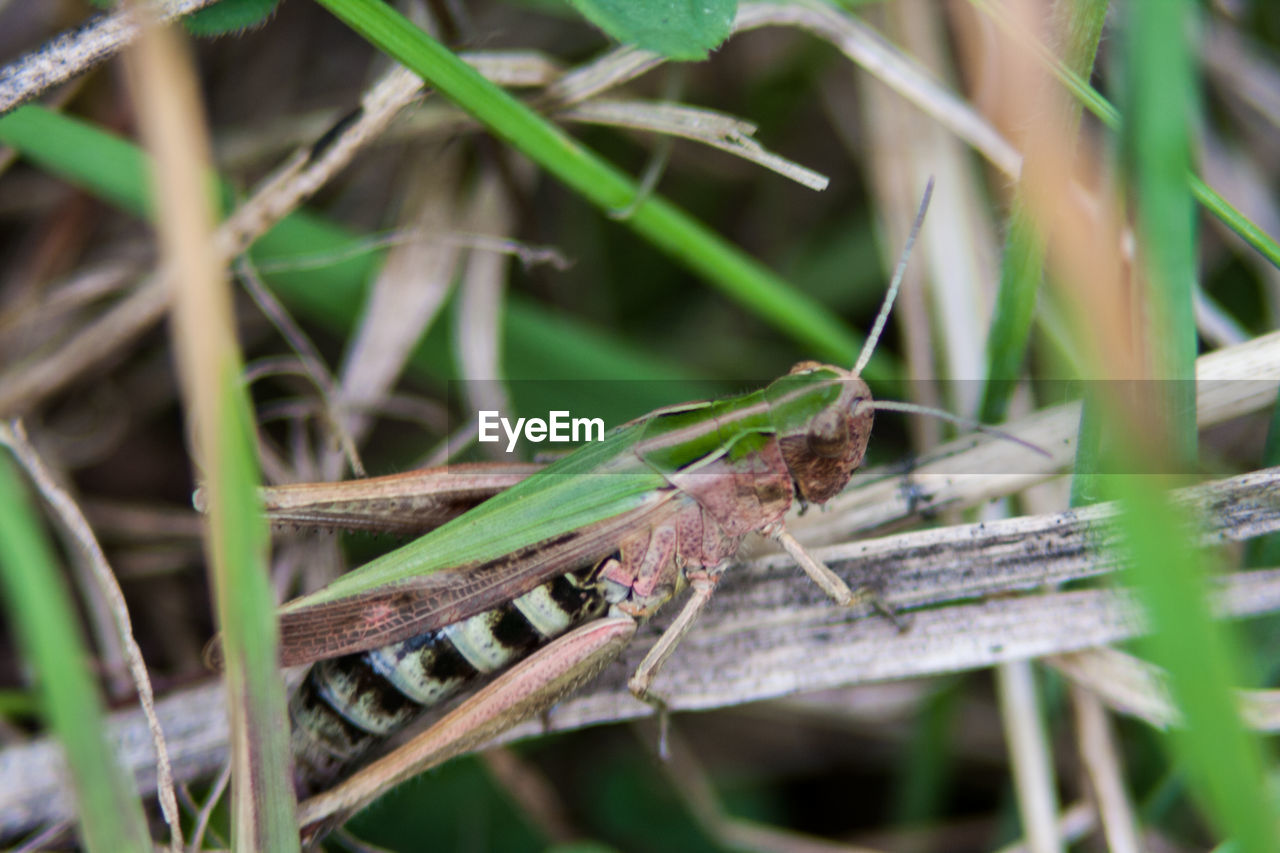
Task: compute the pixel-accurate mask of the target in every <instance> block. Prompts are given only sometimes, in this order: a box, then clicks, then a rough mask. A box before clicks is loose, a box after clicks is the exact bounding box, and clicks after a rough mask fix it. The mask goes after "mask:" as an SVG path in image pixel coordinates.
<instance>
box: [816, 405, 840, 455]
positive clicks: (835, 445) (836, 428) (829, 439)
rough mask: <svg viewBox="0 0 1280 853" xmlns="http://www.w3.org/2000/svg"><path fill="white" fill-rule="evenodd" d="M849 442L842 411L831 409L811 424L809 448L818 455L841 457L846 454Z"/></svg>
mask: <svg viewBox="0 0 1280 853" xmlns="http://www.w3.org/2000/svg"><path fill="white" fill-rule="evenodd" d="M848 442H849V431H848V429H847V428H846V426H845V419H844V415H843V413H842V412H839V411H836V410H835V409H829V410H827V411H825V412H823V413H822V414H820V415H818V416H817V417H815V418H814V419H813V423H811V424H810V425H809V449H810V450H811V451H813V453H814V454H815V455H817V456H822V457H824V458H827V459H839V458H841V457H842V456H844V451H845V446H846V445H847V444H848Z"/></svg>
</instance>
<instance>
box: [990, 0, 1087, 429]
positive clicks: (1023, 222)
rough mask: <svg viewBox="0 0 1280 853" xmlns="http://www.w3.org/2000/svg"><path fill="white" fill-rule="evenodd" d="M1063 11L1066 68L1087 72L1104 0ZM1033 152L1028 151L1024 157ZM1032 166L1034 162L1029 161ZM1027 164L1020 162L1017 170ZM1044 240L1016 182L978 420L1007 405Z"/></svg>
mask: <svg viewBox="0 0 1280 853" xmlns="http://www.w3.org/2000/svg"><path fill="white" fill-rule="evenodd" d="M1058 5H1059V8H1061V9H1063V10H1064V14H1063V16H1062V17H1063V26H1062V29H1063V30H1065V32H1066V34H1067V36H1066V45H1065V50H1064V56H1065V63H1066V68H1067V69H1068V70H1071V71H1072V72H1073V73H1077V74H1079V75H1087V74H1088V72H1089V69H1091V68H1092V67H1093V60H1094V57H1095V56H1096V55H1097V52H1098V42H1099V40H1100V39H1101V38H1102V26H1103V24H1104V23H1105V22H1106V17H1107V5H1108V0H1074V1H1073V2H1060V3H1059V4H1058ZM1063 121H1064V122H1065V125H1066V126H1065V127H1063V128H1062V131H1063V136H1064V138H1066V139H1074V138H1075V136H1076V133H1077V132H1078V129H1079V126H1080V108H1079V107H1078V106H1072V107H1071V108H1070V110H1069V112H1068V113H1067V114H1066V115H1065V116H1063ZM1036 156H1037V152H1036V151H1028V152H1027V158H1028V159H1033V158H1035V157H1036ZM1032 165H1033V166H1034V164H1032ZM1026 172H1027V169H1026V167H1025V165H1024V169H1023V173H1024V174H1026ZM1044 252H1045V241H1044V238H1043V236H1042V235H1041V234H1040V233H1039V229H1038V228H1037V226H1036V223H1035V221H1034V220H1033V217H1032V214H1031V211H1030V210H1028V208H1027V206H1026V203H1025V200H1024V199H1023V188H1022V187H1021V185H1020V186H1019V189H1018V192H1017V194H1016V196H1015V197H1014V202H1013V209H1012V212H1011V213H1010V222H1009V233H1008V237H1007V238H1006V240H1005V248H1004V257H1003V259H1002V262H1001V266H1000V289H999V291H998V292H997V294H996V304H995V311H994V314H993V316H992V318H991V329H990V331H989V332H988V334H987V376H986V382H985V383H984V384H983V388H982V401H981V403H980V407H979V414H978V418H979V420H983V421H987V422H988V423H995V422H998V421H1002V420H1004V418H1005V414H1006V413H1007V411H1008V408H1009V400H1010V398H1011V397H1012V396H1013V390H1014V388H1015V387H1016V382H1015V381H1016V380H1017V378H1018V374H1019V373H1020V372H1021V371H1022V367H1023V361H1024V360H1025V358H1026V352H1027V342H1028V340H1029V339H1030V337H1031V322H1032V320H1033V318H1034V315H1035V307H1036V296H1037V294H1038V292H1039V289H1040V282H1041V278H1042V276H1043V270H1044Z"/></svg>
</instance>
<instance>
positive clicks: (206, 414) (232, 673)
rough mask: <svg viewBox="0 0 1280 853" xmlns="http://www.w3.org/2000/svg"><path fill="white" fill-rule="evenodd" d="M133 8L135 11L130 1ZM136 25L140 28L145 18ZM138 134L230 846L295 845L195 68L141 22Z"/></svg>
mask: <svg viewBox="0 0 1280 853" xmlns="http://www.w3.org/2000/svg"><path fill="white" fill-rule="evenodd" d="M135 8H139V7H135ZM148 23H149V22H148ZM130 60H131V61H130V67H129V70H130V84H131V89H132V91H133V93H134V100H135V103H136V104H137V108H138V116H139V120H140V126H141V130H142V135H143V137H144V138H145V139H146V141H147V144H148V147H149V148H151V150H153V151H154V152H155V159H154V169H155V171H154V173H153V181H152V186H153V187H154V188H155V190H156V205H155V207H156V212H157V214H158V217H157V230H158V231H159V237H160V244H161V255H162V260H163V263H164V264H165V266H167V267H168V269H169V270H170V274H169V276H168V278H169V282H170V286H171V287H172V288H173V290H172V293H173V295H172V300H171V301H172V315H173V332H174V334H173V339H174V349H175V352H176V356H177V361H178V367H179V374H180V378H181V385H182V389H183V395H184V402H185V405H186V413H187V420H188V424H189V428H190V430H191V434H192V440H191V444H192V449H193V458H194V460H195V462H196V465H197V466H199V467H201V468H203V470H204V473H205V475H206V481H205V492H206V494H207V496H208V507H209V509H208V519H209V526H208V535H207V537H206V551H207V556H208V567H209V575H210V585H211V586H212V587H213V590H214V600H215V603H216V609H217V616H218V622H219V624H220V626H221V629H222V639H223V650H224V655H225V661H226V671H225V674H224V678H225V681H226V685H227V701H228V712H229V719H230V728H231V766H232V773H233V780H234V783H233V785H232V798H233V802H232V808H233V820H232V832H233V845H234V847H235V849H237V850H270V851H273V853H274V851H281V853H288V852H289V851H291V850H299V849H300V847H301V845H300V842H299V839H298V828H297V823H296V818H295V816H294V815H295V810H296V803H295V801H294V797H293V789H292V786H291V785H290V781H289V776H290V767H291V766H292V761H291V754H290V747H289V734H288V733H289V724H288V718H287V715H286V711H285V708H286V704H285V688H284V680H283V678H282V677H281V674H280V670H279V668H278V667H277V665H276V661H277V660H279V651H278V647H279V637H278V627H277V624H276V619H275V601H274V600H273V598H272V595H271V589H270V586H269V584H268V571H267V550H268V531H267V523H266V518H265V516H264V515H263V514H262V511H261V509H260V507H259V505H258V502H259V499H258V497H257V489H258V487H259V486H260V484H261V477H260V475H259V473H258V460H257V453H256V444H255V436H254V431H253V426H252V419H251V417H250V415H249V412H250V407H249V402H248V397H247V395H246V393H245V389H244V387H243V385H242V384H241V380H240V377H241V373H242V368H241V364H240V359H239V353H238V350H237V345H236V339H235V332H234V323H233V320H232V309H231V293H230V288H229V287H228V286H227V282H226V270H225V269H224V267H223V266H222V263H221V262H220V259H219V256H218V254H217V252H216V250H215V248H214V242H213V235H214V222H215V202H214V196H213V194H212V193H210V192H209V191H210V190H211V189H213V188H214V187H215V185H214V184H213V183H212V182H210V180H209V177H210V169H209V154H208V142H207V133H206V130H205V127H204V122H203V120H202V116H201V109H200V96H199V93H198V89H197V86H196V79H195V74H194V69H193V68H192V66H191V60H190V58H189V57H188V56H187V55H186V53H185V51H184V49H183V45H182V44H181V42H179V41H178V37H177V36H176V35H173V34H172V33H170V32H168V31H166V30H164V29H162V28H161V27H159V26H156V25H152V26H144V32H143V34H142V36H141V38H139V40H138V43H137V47H136V49H135V52H134V54H133V55H131V56H130Z"/></svg>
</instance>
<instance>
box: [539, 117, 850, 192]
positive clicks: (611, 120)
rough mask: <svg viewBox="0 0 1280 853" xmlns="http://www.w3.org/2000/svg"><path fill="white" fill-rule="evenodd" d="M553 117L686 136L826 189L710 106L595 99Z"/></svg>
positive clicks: (747, 126) (744, 125)
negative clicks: (707, 107) (709, 107)
mask: <svg viewBox="0 0 1280 853" xmlns="http://www.w3.org/2000/svg"><path fill="white" fill-rule="evenodd" d="M556 115H557V117H558V118H563V119H568V120H570V121H580V122H585V123H587V124H604V125H612V126H614V127H629V128H632V129H634V130H647V131H652V132H654V133H664V134H667V135H669V136H679V137H683V138H684V139H691V140H693V141H694V142H701V143H703V144H705V145H710V146H711V147H712V148H718V149H719V150H721V151H726V152H728V153H730V154H734V155H736V156H738V157H741V158H743V159H744V160H750V161H751V162H752V163H756V164H758V165H760V166H764V167H765V168H766V169H770V170H772V171H774V172H777V173H778V174H779V175H782V176H783V177H784V178H789V179H790V180H793V181H795V182H796V183H798V184H800V185H801V186H805V187H808V188H809V189H811V190H825V189H826V188H827V184H828V183H830V181H829V180H828V179H827V178H826V176H824V175H821V174H819V173H817V172H815V171H813V170H812V169H806V168H805V167H804V166H801V165H800V164H799V163H794V162H792V161H791V160H788V159H786V158H785V157H781V156H779V155H777V154H774V153H772V152H770V151H766V150H765V149H764V148H763V147H762V146H761V145H760V143H758V142H756V141H755V139H753V138H752V136H753V135H754V134H755V132H756V126H755V125H753V124H751V123H750V122H746V121H743V120H742V119H739V118H734V117H733V116H729V115H725V114H724V113H721V112H716V111H715V110H709V109H704V108H701V107H690V106H685V105H683V104H668V103H651V102H646V101H636V100H625V101H624V100H610V99H606V98H595V99H593V100H590V101H585V102H583V103H580V104H578V105H577V106H574V107H570V108H569V109H566V110H562V111H560V112H558V113H557V114H556Z"/></svg>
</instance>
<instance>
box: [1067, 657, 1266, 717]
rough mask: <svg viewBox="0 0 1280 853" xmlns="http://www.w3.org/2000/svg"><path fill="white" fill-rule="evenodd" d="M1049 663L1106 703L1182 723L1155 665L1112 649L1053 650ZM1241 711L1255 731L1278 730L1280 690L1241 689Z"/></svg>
mask: <svg viewBox="0 0 1280 853" xmlns="http://www.w3.org/2000/svg"><path fill="white" fill-rule="evenodd" d="M1049 663H1050V664H1052V665H1053V666H1054V667H1056V668H1057V669H1059V670H1061V671H1062V672H1063V674H1064V675H1066V676H1067V677H1068V678H1070V679H1071V680H1072V681H1073V682H1075V683H1076V684H1078V685H1079V686H1080V687H1082V688H1083V689H1085V690H1088V691H1089V692H1090V693H1093V694H1094V695H1096V696H1097V697H1098V698H1099V699H1101V700H1102V701H1103V702H1104V703H1105V704H1106V705H1107V706H1108V707H1110V708H1112V709H1114V710H1116V711H1119V712H1120V713H1123V714H1128V715H1129V716H1132V717H1137V718H1139V719H1141V720H1145V721H1146V722H1148V723H1150V724H1151V725H1153V726H1156V727H1159V728H1168V727H1169V726H1176V725H1179V724H1180V723H1181V717H1180V716H1179V714H1178V711H1177V708H1175V707H1174V704H1173V701H1172V700H1171V699H1170V698H1169V689H1168V685H1167V684H1166V675H1165V673H1164V671H1163V670H1162V669H1160V667H1158V666H1155V665H1154V664H1150V663H1147V662H1146V661H1144V660H1141V659H1139V658H1136V657H1134V656H1132V655H1130V654H1127V653H1125V652H1122V651H1119V650H1117V649H1089V650H1088V651H1083V652H1075V653H1072V654H1066V655H1055V656H1053V657H1051V658H1049ZM1239 697H1240V713H1241V715H1242V716H1243V717H1244V718H1245V720H1246V721H1247V722H1248V724H1249V726H1250V727H1252V728H1253V729H1255V730H1257V731H1260V732H1269V733H1274V732H1277V731H1280V690H1241V691H1239Z"/></svg>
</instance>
